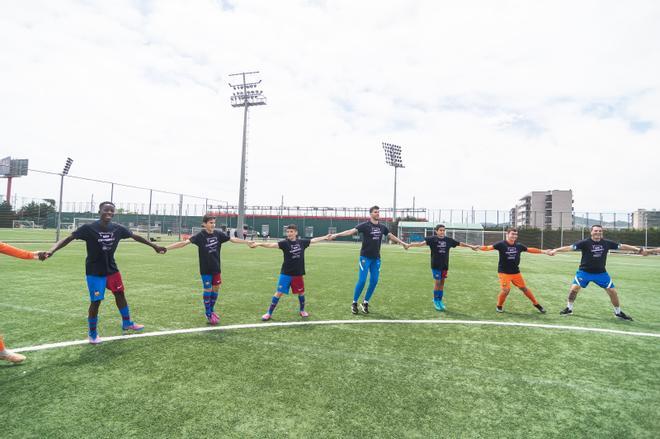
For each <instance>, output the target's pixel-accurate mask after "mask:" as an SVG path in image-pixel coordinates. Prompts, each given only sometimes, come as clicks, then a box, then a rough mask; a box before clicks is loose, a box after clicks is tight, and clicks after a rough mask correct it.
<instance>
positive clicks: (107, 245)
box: [47, 201, 167, 344]
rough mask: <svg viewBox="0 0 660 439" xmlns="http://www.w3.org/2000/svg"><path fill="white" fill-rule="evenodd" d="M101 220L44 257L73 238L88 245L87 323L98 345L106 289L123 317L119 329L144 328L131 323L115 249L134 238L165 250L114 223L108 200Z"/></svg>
mask: <svg viewBox="0 0 660 439" xmlns="http://www.w3.org/2000/svg"><path fill="white" fill-rule="evenodd" d="M99 215H100V217H101V218H100V219H99V220H98V221H95V222H93V223H91V224H83V225H82V226H80V227H78V229H76V230H75V231H74V232H73V233H72V234H71V235H70V236H68V237H66V238H64V239H62V240H61V241H59V242H58V243H56V244H55V245H54V246H53V248H51V249H50V250H49V251H48V253H47V255H48V256H51V255H52V254H53V253H55V252H56V251H58V250H59V249H61V248H63V247H65V246H67V245H68V244H69V243H70V242H71V241H73V240H74V239H80V240H83V241H85V243H86V246H87V259H86V261H85V273H86V275H87V288H88V290H89V298H90V301H91V303H90V305H89V312H88V317H87V324H88V327H89V330H88V336H89V342H90V343H91V344H98V343H101V338H100V337H99V335H98V329H97V324H98V313H99V307H100V305H101V301H103V299H104V298H105V290H106V289H108V290H110V291H111V292H112V294H113V295H114V296H115V302H116V304H117V308H118V309H119V314H121V318H122V330H124V331H141V330H142V329H144V325H138V324H137V323H135V322H133V320H131V314H130V311H129V309H128V302H127V301H126V296H125V294H124V283H123V281H122V278H121V274H120V273H119V269H118V268H117V263H116V262H115V250H117V246H118V245H119V241H120V240H122V239H126V238H133V239H134V240H135V241H137V242H139V243H142V244H144V245H148V246H149V247H151V248H153V249H154V250H155V251H156V252H157V253H165V252H166V251H167V250H166V249H165V248H164V247H160V246H157V245H155V244H153V243H151V242H149V241H147V240H146V239H145V238H143V237H142V236H139V235H136V234H135V233H133V232H131V231H130V230H128V229H127V228H126V227H124V226H122V225H121V224H117V223H113V222H112V218H113V217H114V216H115V205H114V204H113V203H112V202H110V201H104V202H103V203H101V204H100V205H99Z"/></svg>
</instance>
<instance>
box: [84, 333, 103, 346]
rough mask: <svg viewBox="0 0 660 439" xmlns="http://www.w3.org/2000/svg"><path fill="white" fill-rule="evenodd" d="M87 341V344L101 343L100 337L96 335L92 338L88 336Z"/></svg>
mask: <svg viewBox="0 0 660 439" xmlns="http://www.w3.org/2000/svg"><path fill="white" fill-rule="evenodd" d="M87 340H88V341H89V344H99V343H101V342H102V341H103V340H101V337H99V336H98V335H97V336H96V337H94V338H92V337H90V336H88V337H87Z"/></svg>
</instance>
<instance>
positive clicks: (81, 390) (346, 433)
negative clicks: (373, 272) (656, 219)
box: [0, 238, 660, 438]
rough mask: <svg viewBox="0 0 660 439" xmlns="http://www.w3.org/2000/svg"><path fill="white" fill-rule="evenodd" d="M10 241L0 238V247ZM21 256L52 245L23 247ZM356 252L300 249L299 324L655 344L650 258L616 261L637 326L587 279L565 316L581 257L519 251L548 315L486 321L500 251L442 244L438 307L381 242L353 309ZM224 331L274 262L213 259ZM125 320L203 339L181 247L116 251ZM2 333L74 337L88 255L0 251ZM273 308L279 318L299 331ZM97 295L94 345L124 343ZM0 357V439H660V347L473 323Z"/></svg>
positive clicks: (519, 310) (262, 287)
mask: <svg viewBox="0 0 660 439" xmlns="http://www.w3.org/2000/svg"><path fill="white" fill-rule="evenodd" d="M5 239H6V238H5ZM21 246H22V247H26V248H28V249H31V250H37V249H41V248H45V247H49V246H50V244H24V245H21ZM358 252H359V247H358V246H357V245H355V244H344V243H330V244H325V243H324V244H315V245H312V247H311V248H309V249H308V250H307V252H306V258H305V259H306V266H307V276H306V277H305V284H306V291H307V310H308V311H309V312H310V313H311V317H310V318H309V321H312V322H313V321H324V320H349V321H364V320H374V319H385V320H391V319H415V320H428V319H440V320H488V321H500V322H521V323H534V324H535V323H543V324H551V325H567V326H576V327H577V326H579V327H589V328H605V329H616V330H623V331H633V332H645V333H655V334H660V297H659V296H658V292H659V290H658V285H660V258H658V257H646V258H642V257H636V256H623V255H610V257H609V259H608V270H609V272H610V274H611V275H612V277H613V278H614V281H615V283H616V284H617V287H618V290H619V294H620V297H621V300H622V304H623V310H624V311H625V312H626V313H628V314H630V315H631V316H632V317H633V318H634V319H635V321H633V322H622V321H619V320H617V319H615V318H614V316H613V314H612V310H611V306H610V304H609V300H608V298H607V296H606V294H605V293H604V292H603V291H602V290H600V289H599V288H598V287H595V286H591V287H589V288H588V289H586V290H583V291H582V292H581V293H580V295H579V296H578V299H577V302H576V307H575V314H574V315H573V316H570V317H560V316H559V315H558V313H559V311H560V310H561V308H563V307H564V306H565V300H566V295H567V291H568V285H569V282H570V281H571V279H572V277H573V274H574V272H575V269H576V268H577V263H578V260H579V259H578V255H577V254H562V255H558V256H555V257H548V256H544V255H530V254H525V255H523V261H522V264H521V268H522V272H523V275H524V276H525V278H526V280H527V283H528V286H529V287H530V288H531V290H532V291H533V292H534V293H535V294H536V296H537V298H538V299H539V300H540V302H541V303H542V304H543V305H544V306H545V307H546V308H547V309H548V314H546V315H541V314H539V313H538V312H537V311H536V310H535V309H534V308H533V307H532V306H531V304H530V303H529V301H528V300H527V299H526V298H525V297H524V296H523V295H522V294H521V293H519V292H517V291H512V293H511V295H510V296H509V299H508V301H507V303H506V305H505V311H506V312H505V313H503V314H496V313H495V300H496V296H497V293H498V288H499V286H498V281H497V275H496V265H497V255H496V254H495V253H494V252H489V253H475V252H472V251H470V250H467V249H455V250H453V251H452V256H451V261H450V272H449V273H450V274H449V278H448V279H447V284H446V287H445V301H446V305H447V307H448V310H447V312H444V313H438V312H437V311H435V309H434V308H433V306H432V301H431V299H432V279H431V273H430V269H429V256H428V250H427V249H426V248H421V249H410V250H409V251H407V252H406V251H404V250H403V249H402V248H400V247H395V246H384V247H383V263H382V271H381V277H380V283H379V286H378V288H377V290H376V293H375V295H374V297H373V299H372V301H371V308H372V313H371V314H370V315H368V316H365V315H358V316H353V315H352V314H351V313H350V309H349V308H350V302H351V299H352V291H353V286H354V284H355V280H356V278H357V270H356V268H357V256H358ZM222 258H223V286H222V290H221V294H220V298H219V301H218V306H217V308H218V309H219V313H220V316H221V325H223V326H226V325H234V324H241V323H259V318H260V316H261V314H263V313H264V312H265V311H266V309H267V307H268V304H269V303H270V297H271V296H272V293H273V291H274V288H275V282H276V279H277V275H278V273H279V267H280V265H281V259H282V256H281V252H280V251H279V250H273V249H263V248H258V249H249V248H247V247H245V246H241V245H236V244H226V245H225V246H223V251H222ZM117 261H118V264H119V267H120V269H121V271H122V275H123V278H124V281H125V284H126V288H127V290H126V291H127V293H126V296H127V298H128V301H129V304H130V306H131V311H132V314H133V317H134V319H135V320H136V321H137V322H139V323H143V324H145V325H146V331H149V332H155V331H163V330H169V329H182V328H195V327H205V320H204V313H203V311H204V308H203V305H202V299H201V284H200V280H199V275H198V271H197V270H198V264H197V252H196V248H195V247H193V246H189V247H186V248H184V249H181V250H174V251H171V252H170V253H168V254H167V255H163V256H161V255H157V254H156V253H154V252H153V251H152V250H151V249H149V248H148V247H146V246H143V245H139V244H137V243H133V242H130V240H129V241H124V242H123V243H122V244H120V247H119V249H118V251H117ZM0 278H1V282H0V332H1V333H3V334H5V340H6V342H7V344H8V346H9V347H10V348H14V349H20V348H22V347H29V346H34V345H40V344H45V343H53V342H60V341H69V340H79V339H83V338H84V337H85V336H86V311H87V306H88V294H87V292H86V285H85V280H84V245H83V244H82V243H80V242H74V243H72V244H71V245H69V246H68V247H67V248H65V249H63V250H61V251H60V252H59V253H57V254H56V255H55V256H54V257H53V258H52V259H51V260H48V261H46V262H43V263H41V262H38V261H22V260H17V259H13V258H9V257H6V256H4V255H0ZM296 310H297V300H296V298H295V297H284V298H283V299H282V300H281V301H280V305H279V307H278V309H277V310H276V312H275V314H274V321H275V322H297V321H300V320H301V318H300V317H299V316H298V315H297V313H296ZM120 321H121V320H120V318H119V314H118V312H117V309H116V307H115V305H114V303H113V300H112V296H111V294H110V293H109V292H108V293H107V294H106V300H105V302H104V303H103V305H102V307H101V313H100V315H99V331H100V335H101V336H102V337H103V336H115V335H120V334H121V330H120ZM26 355H27V356H28V359H27V360H26V362H24V363H23V364H20V365H10V364H9V363H0V389H1V397H0V425H1V426H2V428H3V431H2V437H89V436H95V437H120V436H124V437H185V436H190V437H202V436H204V437H208V436H211V435H219V436H225V437H278V436H292V437H310V436H312V435H314V436H318V437H649V438H651V437H658V436H660V416H658V413H660V338H657V337H641V336H630V335H617V334H607V333H605V334H604V333H592V332H582V331H571V330H562V329H547V328H533V327H501V326H485V325H467V324H442V325H440V324H380V323H375V324H368V325H350V324H336V325H310V326H299V327H264V328H258V329H232V330H226V331H222V330H219V331H210V332H200V333H192V334H184V335H167V336H159V337H145V338H136V339H128V340H118V341H108V342H106V343H104V344H101V345H99V346H90V345H87V344H85V345H79V346H70V347H63V348H56V349H47V350H41V351H36V352H26Z"/></svg>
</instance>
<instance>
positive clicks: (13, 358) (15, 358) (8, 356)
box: [0, 351, 25, 363]
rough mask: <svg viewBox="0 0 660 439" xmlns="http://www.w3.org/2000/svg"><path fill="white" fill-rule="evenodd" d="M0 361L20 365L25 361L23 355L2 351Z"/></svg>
mask: <svg viewBox="0 0 660 439" xmlns="http://www.w3.org/2000/svg"><path fill="white" fill-rule="evenodd" d="M0 360H4V361H9V362H10V363H22V362H23V361H25V355H21V354H17V353H16V352H12V351H3V352H2V353H0Z"/></svg>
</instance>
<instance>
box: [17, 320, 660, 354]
mask: <svg viewBox="0 0 660 439" xmlns="http://www.w3.org/2000/svg"><path fill="white" fill-rule="evenodd" d="M396 323H398V324H436V325H490V326H516V327H524V328H544V329H562V330H568V331H583V332H598V333H604V334H616V335H629V336H637V337H654V338H660V334H659V333H654V332H631V331H620V330H618V329H604V328H586V327H583V326H564V325H546V324H542V323H519V322H495V321H492V320H383V319H381V320H375V319H374V320H319V321H306V322H281V323H275V322H271V323H246V324H239V325H227V326H205V327H200V328H188V329H172V330H168V331H155V332H144V333H138V334H130V335H116V336H113V337H102V339H103V342H104V343H106V342H110V341H115V340H124V339H129V338H143V337H159V336H162V335H175V334H191V333H195V332H207V331H232V330H235V329H258V328H273V327H286V326H307V325H346V324H348V325H358V324H396ZM82 344H88V341H87V340H74V341H62V342H59V343H48V344H42V345H38V346H28V347H24V348H17V349H12V351H13V352H34V351H43V350H46V349H55V348H64V347H68V346H75V345H82Z"/></svg>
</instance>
